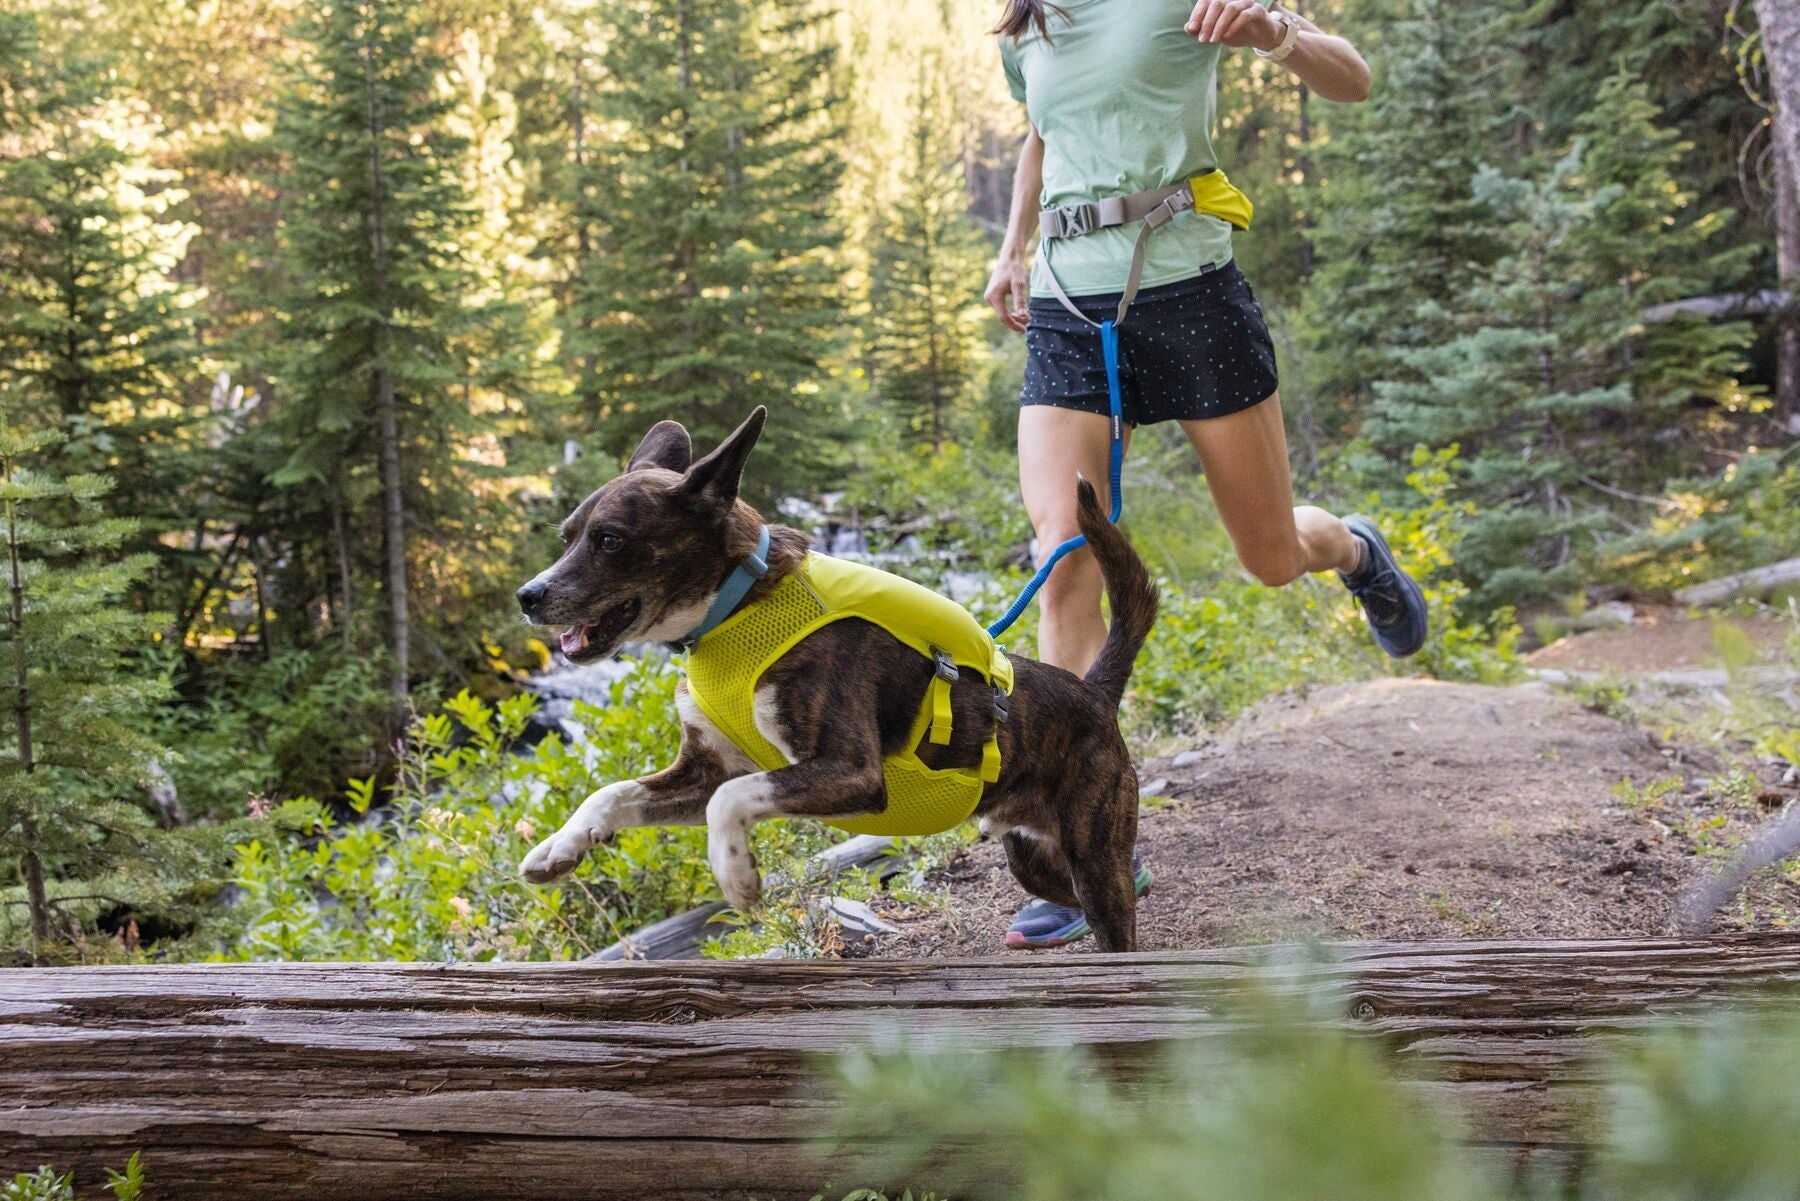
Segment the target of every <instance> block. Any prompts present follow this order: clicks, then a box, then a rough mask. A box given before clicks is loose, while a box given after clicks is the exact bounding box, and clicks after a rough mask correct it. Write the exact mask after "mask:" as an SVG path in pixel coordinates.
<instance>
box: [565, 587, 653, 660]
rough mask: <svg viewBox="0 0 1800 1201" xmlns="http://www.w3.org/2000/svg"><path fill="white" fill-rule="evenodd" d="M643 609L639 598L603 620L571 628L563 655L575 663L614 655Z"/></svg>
mask: <svg viewBox="0 0 1800 1201" xmlns="http://www.w3.org/2000/svg"><path fill="white" fill-rule="evenodd" d="M642 608H643V605H642V604H641V603H640V602H639V601H637V600H636V599H635V598H633V599H632V600H628V601H621V602H619V603H618V604H616V605H614V606H613V607H612V608H610V609H608V610H607V611H606V612H604V613H602V614H601V615H600V618H599V620H597V621H590V622H586V623H584V624H582V625H578V626H570V627H569V628H568V629H566V630H564V631H563V634H562V652H563V654H565V655H567V656H568V657H569V658H571V659H581V658H589V657H592V656H594V655H601V654H606V653H608V652H610V651H611V650H612V649H613V647H614V646H616V645H617V644H618V641H619V639H620V638H621V637H622V636H624V633H625V631H626V630H628V629H630V628H631V623H632V622H634V621H636V620H637V615H638V612H639V610H640V609H642Z"/></svg>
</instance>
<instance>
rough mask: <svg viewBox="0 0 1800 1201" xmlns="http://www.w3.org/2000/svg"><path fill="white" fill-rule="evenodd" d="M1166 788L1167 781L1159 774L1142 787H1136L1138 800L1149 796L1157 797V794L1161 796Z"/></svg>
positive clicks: (1167, 786)
mask: <svg viewBox="0 0 1800 1201" xmlns="http://www.w3.org/2000/svg"><path fill="white" fill-rule="evenodd" d="M1168 790H1169V781H1168V780H1167V779H1165V778H1163V777H1161V776H1158V777H1157V778H1156V779H1154V780H1152V781H1150V782H1149V783H1148V784H1146V785H1144V786H1143V787H1142V788H1139V789H1138V800H1140V801H1142V800H1145V799H1147V798H1149V797H1158V796H1161V795H1162V794H1163V793H1165V792H1167V791H1168Z"/></svg>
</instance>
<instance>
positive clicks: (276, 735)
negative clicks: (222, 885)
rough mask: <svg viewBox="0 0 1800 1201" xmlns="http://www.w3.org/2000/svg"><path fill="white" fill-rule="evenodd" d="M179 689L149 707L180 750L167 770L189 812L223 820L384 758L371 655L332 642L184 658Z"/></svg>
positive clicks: (333, 784) (385, 709)
mask: <svg viewBox="0 0 1800 1201" xmlns="http://www.w3.org/2000/svg"><path fill="white" fill-rule="evenodd" d="M181 689H182V692H183V694H184V695H183V698H182V701H181V703H180V704H176V705H167V706H164V707H162V708H161V709H160V710H158V711H157V713H156V719H157V737H158V739H159V740H160V741H161V742H163V743H164V744H165V745H169V746H178V747H180V748H181V755H180V757H179V758H178V759H176V760H175V761H174V762H172V763H171V764H170V765H169V774H170V776H171V777H172V778H173V781H174V784H175V789H176V792H177V794H178V795H179V796H180V798H181V803H182V807H183V808H184V809H185V810H186V811H187V813H188V816H189V817H192V818H201V819H217V818H230V817H234V816H240V815H242V814H243V813H244V812H245V807H246V806H247V805H255V804H257V803H258V802H263V801H267V800H268V799H269V798H277V799H282V798H287V797H294V796H306V795H311V796H323V795H326V794H328V793H330V792H332V791H333V790H335V789H336V788H338V787H339V786H340V785H341V784H342V783H343V781H344V780H345V779H347V778H348V777H350V776H353V775H366V774H368V773H372V772H375V771H377V770H380V769H381V768H382V767H383V766H384V762H385V749H386V748H384V747H383V746H382V745H381V744H380V743H379V742H378V741H376V739H375V738H373V737H371V731H376V730H380V729H382V728H383V727H384V726H385V725H386V723H387V720H388V713H389V697H388V691H387V682H386V681H385V680H383V679H382V678H381V673H380V670H379V663H378V662H377V661H375V660H373V659H371V658H370V657H369V656H367V655H346V654H345V653H344V652H343V650H342V648H341V646H340V645H339V644H337V643H334V642H326V643H322V644H320V645H318V646H314V647H307V648H302V649H295V650H281V651H277V652H275V653H274V654H272V655H270V656H269V657H268V658H267V659H263V658H254V659H250V660H248V661H226V662H223V663H219V664H216V665H205V664H202V663H200V662H191V663H189V664H188V665H187V667H186V670H185V671H184V672H183V673H182V680H181ZM428 695H429V693H428V692H425V693H423V694H421V693H415V700H416V701H418V702H419V703H425V699H426V696H428Z"/></svg>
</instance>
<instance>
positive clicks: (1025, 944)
mask: <svg viewBox="0 0 1800 1201" xmlns="http://www.w3.org/2000/svg"><path fill="white" fill-rule="evenodd" d="M1138 881H1140V882H1139V883H1137V885H1136V891H1137V899H1138V900H1140V901H1141V900H1143V899H1144V898H1145V897H1147V896H1149V895H1150V889H1151V887H1152V885H1154V884H1155V883H1156V880H1155V877H1153V876H1151V874H1150V869H1149V868H1147V867H1146V868H1143V869H1141V870H1140V871H1139V872H1138ZM1091 933H1093V930H1092V929H1091V928H1090V927H1089V926H1088V923H1087V918H1086V917H1085V916H1083V917H1082V919H1081V920H1080V921H1078V922H1071V923H1069V924H1068V925H1066V926H1064V927H1063V928H1062V929H1060V930H1058V931H1056V932H1055V933H1053V934H1043V935H1039V936H1038V937H1037V938H1027V937H1026V936H1025V935H1024V934H1021V933H1020V932H1019V931H1017V930H1008V931H1007V932H1006V945H1007V946H1008V947H1009V948H1010V949H1012V950H1014V951H1048V950H1051V949H1052V948H1054V947H1066V946H1068V945H1069V944H1070V943H1072V942H1077V941H1079V940H1081V939H1083V938H1086V937H1087V936H1088V935H1089V934H1091Z"/></svg>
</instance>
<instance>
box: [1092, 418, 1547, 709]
mask: <svg viewBox="0 0 1800 1201" xmlns="http://www.w3.org/2000/svg"><path fill="white" fill-rule="evenodd" d="M1413 463H1414V467H1413V470H1412V472H1411V473H1409V474H1408V476H1407V485H1408V487H1409V488H1410V489H1411V490H1412V492H1413V497H1412V505H1411V507H1405V508H1388V507H1385V506H1384V505H1382V504H1381V503H1380V501H1379V498H1377V497H1374V496H1371V497H1369V498H1368V500H1369V502H1370V504H1369V506H1368V507H1367V508H1366V509H1365V511H1367V512H1370V513H1371V515H1372V516H1374V517H1375V520H1376V522H1377V524H1378V525H1379V526H1380V527H1381V529H1382V530H1383V532H1384V533H1385V534H1386V536H1387V538H1388V541H1389V543H1390V545H1392V547H1393V549H1394V553H1395V555H1396V556H1397V557H1398V558H1399V560H1400V562H1402V563H1405V564H1406V565H1407V567H1408V569H1409V570H1410V571H1412V572H1413V573H1414V574H1415V575H1416V576H1417V577H1418V579H1419V582H1420V584H1421V585H1422V586H1423V587H1424V589H1425V594H1426V599H1427V601H1428V603H1429V604H1430V606H1431V613H1432V630H1431V637H1430V640H1429V641H1428V642H1427V643H1426V646H1425V649H1424V650H1423V651H1421V652H1420V656H1419V659H1418V660H1417V661H1416V662H1417V663H1418V664H1419V665H1420V666H1421V667H1423V668H1424V669H1425V670H1426V671H1428V672H1429V673H1431V674H1432V675H1435V676H1438V677H1439V678H1442V679H1455V680H1476V681H1483V682H1495V681H1499V680H1503V679H1506V678H1507V677H1508V676H1509V674H1510V673H1511V671H1512V670H1513V668H1514V667H1515V665H1516V656H1515V650H1514V642H1515V639H1516V637H1517V628H1516V627H1515V626H1514V625H1513V624H1512V620H1511V615H1510V613H1506V612H1502V613H1500V614H1497V615H1495V616H1494V617H1492V618H1489V619H1481V620H1473V621H1471V620H1469V619H1468V618H1465V617H1462V616H1460V615H1459V612H1458V607H1459V602H1461V600H1462V599H1463V597H1464V596H1465V595H1466V593H1465V589H1464V587H1463V585H1462V584H1461V583H1460V582H1459V581H1458V579H1457V578H1456V575H1455V556H1456V550H1457V543H1458V540H1459V538H1460V536H1461V530H1462V528H1463V526H1464V523H1465V522H1466V521H1467V519H1468V516H1469V512H1470V507H1469V505H1468V503H1467V502H1457V501H1453V500H1451V499H1450V498H1449V492H1450V487H1451V469H1452V467H1453V466H1454V464H1455V451H1454V448H1452V449H1449V450H1445V451H1441V452H1438V453H1435V454H1432V453H1429V452H1426V451H1423V450H1420V451H1418V452H1417V453H1416V454H1415V455H1414V459H1413ZM1390 670H1392V668H1391V663H1390V661H1389V660H1387V659H1386V657H1385V656H1384V655H1382V653H1381V652H1380V650H1379V649H1378V648H1376V646H1375V645H1374V643H1373V642H1372V640H1371V639H1370V637H1369V631H1368V626H1367V623H1366V622H1365V621H1364V620H1363V618H1362V615H1361V612H1360V610H1358V609H1357V608H1356V607H1355V605H1354V604H1353V603H1352V602H1351V601H1350V600H1349V598H1348V597H1347V596H1346V595H1345V593H1344V590H1343V588H1342V586H1341V585H1339V584H1338V582H1337V581H1336V580H1335V579H1332V578H1329V577H1318V578H1313V579H1307V580H1301V581H1298V582H1296V583H1294V584H1292V585H1290V586H1289V587H1287V588H1283V589H1268V588H1264V587H1262V586H1261V585H1260V584H1258V583H1257V582H1256V581H1255V580H1253V579H1251V578H1250V577H1249V575H1248V574H1247V573H1246V572H1244V571H1242V570H1241V569H1239V568H1238V567H1237V566H1236V560H1235V558H1233V557H1232V554H1231V551H1230V548H1229V546H1228V545H1227V544H1225V542H1224V539H1223V538H1219V539H1218V540H1217V542H1216V543H1215V544H1214V547H1213V549H1212V552H1211V566H1210V569H1209V570H1205V571H1204V572H1203V573H1197V575H1196V576H1190V577H1188V578H1185V579H1183V580H1181V581H1179V582H1177V581H1174V580H1165V581H1164V582H1163V608H1162V613H1161V615H1160V616H1159V617H1158V618H1157V622H1156V626H1155V627H1154V628H1153V629H1152V630H1151V632H1150V641H1149V643H1148V645H1147V646H1146V648H1145V651H1144V654H1143V655H1142V656H1141V657H1140V659H1139V661H1138V665H1137V668H1136V670H1135V671H1134V673H1133V675H1132V680H1131V685H1130V687H1129V690H1128V691H1127V693H1126V717H1127V723H1128V728H1130V729H1133V730H1134V731H1135V732H1136V733H1137V734H1138V735H1139V736H1142V737H1154V736H1155V735H1156V734H1158V733H1161V732H1165V731H1168V730H1171V729H1180V730H1191V729H1192V728H1194V727H1195V726H1198V725H1203V724H1208V723H1213V722H1217V721H1221V720H1225V719H1228V718H1230V717H1233V716H1235V715H1236V714H1237V713H1239V712H1241V711H1242V710H1243V709H1244V708H1246V707H1247V706H1249V705H1250V704H1253V703H1254V702H1256V701H1258V700H1261V699H1262V698H1263V697H1265V696H1267V695H1269V694H1270V693H1273V692H1279V691H1281V690H1283V689H1287V688H1303V687H1308V686H1313V685H1319V684H1333V683H1341V682H1344V681H1348V680H1355V679H1363V678H1368V677H1371V676H1377V675H1381V674H1384V673H1386V672H1388V671H1390Z"/></svg>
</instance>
